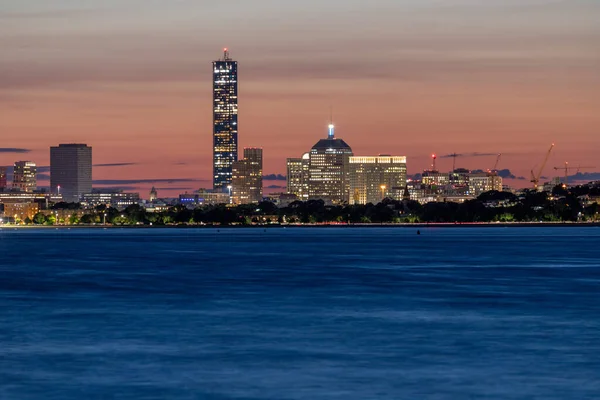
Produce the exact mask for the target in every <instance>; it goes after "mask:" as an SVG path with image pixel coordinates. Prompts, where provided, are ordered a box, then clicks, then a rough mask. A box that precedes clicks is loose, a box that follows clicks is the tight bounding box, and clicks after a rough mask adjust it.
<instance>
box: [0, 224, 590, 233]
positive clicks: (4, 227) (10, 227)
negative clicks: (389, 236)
mask: <svg viewBox="0 0 600 400" xmlns="http://www.w3.org/2000/svg"><path fill="white" fill-rule="evenodd" d="M494 227H497V228H548V227H556V228H558V227H560V228H565V227H572V228H575V227H579V228H581V227H594V228H597V227H600V222H431V223H424V222H418V223H396V224H394V223H350V224H347V223H320V224H319V223H317V224H310V223H306V224H265V225H213V224H205V225H185V224H182V225H0V231H2V230H17V229H19V230H20V229H89V228H92V229H215V228H216V229H260V228H262V229H267V228H268V229H275V228H494Z"/></svg>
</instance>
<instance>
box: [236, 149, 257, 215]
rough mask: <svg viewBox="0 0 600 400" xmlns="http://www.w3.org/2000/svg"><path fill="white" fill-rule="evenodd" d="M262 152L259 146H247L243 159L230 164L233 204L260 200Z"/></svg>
mask: <svg viewBox="0 0 600 400" xmlns="http://www.w3.org/2000/svg"><path fill="white" fill-rule="evenodd" d="M262 165H263V152H262V149H261V148H257V147H247V148H245V149H244V159H243V160H238V161H235V162H234V163H233V165H232V179H231V199H232V203H233V204H249V203H259V202H261V201H262V197H263V191H262V173H263V169H262Z"/></svg>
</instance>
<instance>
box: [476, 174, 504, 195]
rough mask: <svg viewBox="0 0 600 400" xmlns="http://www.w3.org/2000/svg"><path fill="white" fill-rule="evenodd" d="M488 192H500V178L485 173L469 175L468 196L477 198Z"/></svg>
mask: <svg viewBox="0 0 600 400" xmlns="http://www.w3.org/2000/svg"><path fill="white" fill-rule="evenodd" d="M490 190H497V191H499V192H500V191H502V177H500V176H498V175H495V174H490V173H486V172H481V173H471V174H469V190H468V194H469V195H471V196H475V197H477V196H479V195H480V194H481V193H485V192H489V191H490Z"/></svg>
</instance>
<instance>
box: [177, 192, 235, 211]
mask: <svg viewBox="0 0 600 400" xmlns="http://www.w3.org/2000/svg"><path fill="white" fill-rule="evenodd" d="M228 203H229V194H228V193H223V192H220V191H210V190H207V189H200V190H198V192H197V193H184V194H180V195H179V204H182V205H184V206H187V207H196V206H203V205H216V204H228Z"/></svg>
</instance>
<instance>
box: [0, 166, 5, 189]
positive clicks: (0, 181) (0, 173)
mask: <svg viewBox="0 0 600 400" xmlns="http://www.w3.org/2000/svg"><path fill="white" fill-rule="evenodd" d="M4 189H6V167H0V190H4Z"/></svg>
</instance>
